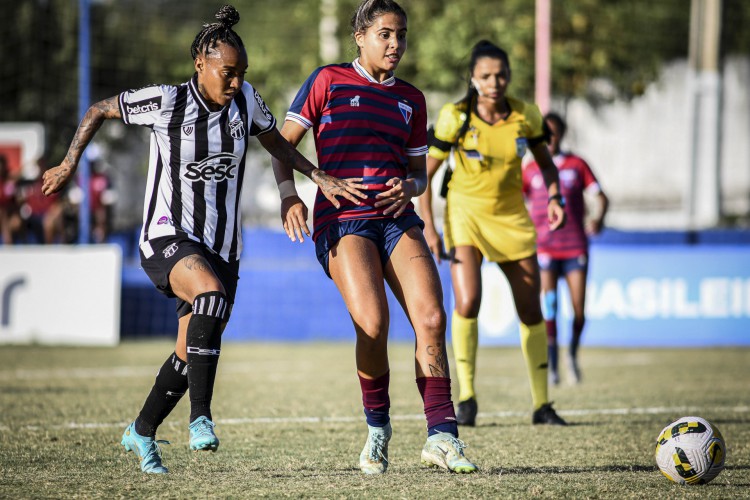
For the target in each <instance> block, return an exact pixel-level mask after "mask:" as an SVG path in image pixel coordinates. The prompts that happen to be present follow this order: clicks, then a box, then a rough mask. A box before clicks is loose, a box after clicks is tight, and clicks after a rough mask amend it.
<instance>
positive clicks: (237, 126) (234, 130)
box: [229, 119, 245, 141]
mask: <svg viewBox="0 0 750 500" xmlns="http://www.w3.org/2000/svg"><path fill="white" fill-rule="evenodd" d="M229 135H231V136H232V139H234V140H237V141H238V140H240V139H242V138H243V137H245V124H244V123H242V120H240V119H237V120H232V121H231V122H229Z"/></svg>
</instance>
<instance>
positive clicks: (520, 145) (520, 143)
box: [516, 137, 529, 158]
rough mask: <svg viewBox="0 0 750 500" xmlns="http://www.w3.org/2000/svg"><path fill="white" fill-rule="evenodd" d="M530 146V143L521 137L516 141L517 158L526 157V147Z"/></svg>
mask: <svg viewBox="0 0 750 500" xmlns="http://www.w3.org/2000/svg"><path fill="white" fill-rule="evenodd" d="M528 144H529V143H528V141H527V140H526V138H525V137H519V138H518V139H516V156H518V157H519V158H523V157H524V156H525V155H526V147H527V146H528Z"/></svg>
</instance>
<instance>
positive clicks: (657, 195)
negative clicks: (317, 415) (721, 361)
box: [0, 0, 750, 345]
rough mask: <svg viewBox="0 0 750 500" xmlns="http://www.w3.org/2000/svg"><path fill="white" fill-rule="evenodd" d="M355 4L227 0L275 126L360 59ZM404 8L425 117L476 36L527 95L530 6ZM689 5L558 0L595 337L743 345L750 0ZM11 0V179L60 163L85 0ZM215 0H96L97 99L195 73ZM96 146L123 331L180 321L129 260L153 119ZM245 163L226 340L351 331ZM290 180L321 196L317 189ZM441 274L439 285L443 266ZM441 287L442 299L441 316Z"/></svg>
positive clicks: (559, 80)
mask: <svg viewBox="0 0 750 500" xmlns="http://www.w3.org/2000/svg"><path fill="white" fill-rule="evenodd" d="M357 3H358V2H356V1H355V0H294V1H293V0H279V1H276V2H251V1H247V0H236V1H234V2H233V4H234V5H235V6H236V7H237V8H238V10H239V12H240V13H241V15H242V21H241V22H240V23H239V24H238V25H237V31H238V33H239V34H240V35H241V36H242V38H243V40H244V42H245V44H246V47H247V51H248V56H249V61H250V68H249V70H248V75H247V79H248V80H249V81H250V82H252V83H253V85H255V86H256V87H257V88H258V89H259V90H260V92H261V94H262V95H263V96H264V98H265V99H266V101H267V102H268V103H269V105H270V107H271V110H272V111H273V113H274V114H275V116H276V117H277V119H279V120H283V117H284V114H285V112H286V109H287V106H288V104H289V103H290V102H291V99H292V97H293V95H294V93H295V92H296V90H297V88H298V87H299V85H300V84H301V83H302V81H303V80H304V78H305V77H306V76H307V75H308V74H309V73H310V72H311V71H312V70H313V69H314V68H315V67H317V66H319V65H321V64H326V63H331V62H339V61H349V60H352V59H353V58H354V57H355V50H354V46H353V44H352V42H351V37H350V33H349V16H350V14H351V12H353V10H354V6H355V5H356V4H357ZM401 3H402V5H403V6H404V7H405V9H406V10H407V12H408V14H409V50H408V52H407V55H406V57H405V59H404V61H403V62H402V63H401V65H400V67H399V70H398V76H399V77H400V78H403V79H405V80H407V81H409V82H411V83H413V84H414V85H416V86H417V87H418V88H420V89H421V90H423V91H424V92H425V94H426V96H427V98H428V106H429V107H430V109H429V113H430V117H431V118H434V117H435V116H436V112H437V110H438V107H439V106H440V104H441V103H443V102H445V101H447V100H450V99H453V98H458V97H459V96H460V95H461V94H462V93H463V92H464V91H465V85H466V81H465V76H466V75H465V74H464V73H465V68H466V66H467V62H468V54H469V51H470V47H471V46H472V45H473V43H474V42H476V41H477V40H478V39H480V38H487V39H490V40H493V41H495V42H496V43H498V44H499V45H500V46H502V47H504V48H506V49H507V51H508V53H509V55H510V59H511V66H512V68H513V82H512V86H511V93H513V94H514V95H516V96H518V97H521V98H524V99H527V100H534V97H535V96H534V88H535V65H534V61H535V26H536V23H535V5H534V2H530V1H528V0H506V1H503V2H497V1H491V0H451V1H448V0H430V1H416V0H413V1H410V0H403V1H402V2H401ZM691 5H692V9H691V8H688V6H689V2H686V1H685V0H664V1H661V2H645V1H643V0H622V1H618V2H617V3H616V4H615V3H613V2H608V1H606V0H581V1H578V2H561V1H554V0H552V1H551V6H552V15H551V53H550V57H551V102H550V109H555V110H557V111H559V112H561V113H562V114H563V115H564V116H565V117H566V119H567V120H568V123H569V133H568V135H567V137H566V142H565V144H564V147H565V148H566V149H572V150H573V151H575V152H576V153H578V154H580V155H581V156H583V157H584V158H586V159H587V160H588V161H589V162H590V164H591V165H592V167H593V168H594V170H595V171H596V173H597V176H598V177H599V179H600V181H601V183H602V185H603V187H604V189H605V190H606V192H607V194H608V196H609V197H610V200H611V207H610V212H609V215H608V218H607V223H608V228H607V230H605V232H604V233H603V234H602V235H601V236H600V237H598V238H597V239H595V240H594V241H593V247H592V267H591V282H592V287H591V290H590V298H589V303H588V309H589V314H588V316H589V318H590V320H589V324H588V327H587V331H586V333H585V340H584V342H586V343H591V344H599V345H674V342H675V341H679V342H680V343H682V344H685V345H726V344H731V345H735V344H748V343H750V333H748V332H750V328H748V326H750V258H748V257H750V255H748V253H749V252H748V243H750V231H749V230H748V226H750V140H748V138H749V137H750V118H749V117H750V85H749V84H750V32H748V31H747V30H743V29H742V27H743V26H747V25H750V4H749V3H748V2H745V1H743V0H723V1H719V0H693V2H692V4H691ZM712 5H713V6H715V5H718V6H719V8H720V10H719V14H720V17H719V19H718V26H719V27H720V31H719V32H718V33H717V38H716V42H717V43H718V45H717V46H716V50H715V52H714V53H715V55H716V56H717V57H716V60H715V61H714V62H715V64H714V66H713V67H712V66H711V64H710V62H709V64H708V65H706V64H705V60H706V54H705V53H706V52H711V46H710V41H709V42H706V40H707V38H710V36H709V37H706V33H705V32H704V28H706V27H708V26H710V23H707V22H705V21H706V18H707V14H706V12H707V11H710V8H709V7H710V6H712ZM0 6H1V7H2V12H4V13H5V14H4V16H3V20H2V21H0V23H1V24H2V32H3V33H4V36H3V37H2V38H1V39H0V49H1V50H2V53H3V54H4V56H3V57H4V60H5V64H3V65H0V99H1V102H2V103H3V105H2V106H0V147H2V145H3V142H4V141H6V140H7V137H9V136H11V137H12V136H13V132H14V130H19V129H21V128H23V126H24V125H23V124H28V123H33V124H41V130H42V131H43V144H42V145H41V147H40V148H39V149H40V152H39V158H35V159H34V161H32V162H29V161H26V162H23V161H19V162H17V164H15V166H14V167H13V171H14V174H16V175H19V176H21V177H23V178H28V179H32V178H34V177H35V176H37V175H38V168H39V165H40V164H41V165H44V164H46V165H54V164H56V162H58V161H59V160H60V159H61V158H62V157H63V156H64V154H65V151H66V149H67V146H68V144H69V141H70V139H71V138H72V136H73V133H74V131H75V128H76V126H77V124H78V120H79V113H78V38H77V37H78V29H79V24H78V21H79V10H78V7H79V2H74V1H72V0H25V1H22V2H16V1H11V0H0ZM218 6H219V4H218V3H211V2H205V1H200V2H199V1H186V0H148V1H146V0H117V1H115V0H91V2H90V20H91V23H90V36H91V43H90V47H91V52H90V61H91V64H90V78H91V88H90V98H91V99H90V100H91V102H96V101H98V100H100V99H103V98H107V97H110V96H113V95H116V94H117V93H119V92H120V91H122V90H125V89H129V88H138V87H141V86H143V85H146V84H149V83H154V82H158V83H180V82H184V81H186V80H187V79H188V78H189V77H190V75H191V74H192V72H193V69H192V60H191V58H190V56H189V47H190V44H191V42H192V39H193V37H194V35H195V33H196V31H197V30H198V29H199V27H200V25H201V24H202V23H203V22H208V21H210V20H211V19H212V15H213V12H215V10H216V8H217V7H218ZM709 35H710V34H709ZM709 56H710V54H709ZM708 59H710V57H709V58H708ZM700 61H704V63H701V62H700ZM712 139H713V140H712ZM95 144H96V150H97V151H98V153H97V155H96V156H95V157H92V159H94V160H96V161H97V162H98V163H99V166H100V167H101V169H102V170H103V171H104V172H105V173H106V175H107V176H108V177H109V178H110V179H111V182H112V185H113V186H114V191H115V192H116V193H117V195H116V197H115V198H114V199H113V200H114V201H113V206H112V210H111V212H110V213H111V220H110V221H109V222H110V232H109V235H108V237H107V241H109V242H110V243H114V244H116V245H117V246H118V247H119V248H121V249H122V256H123V261H122V262H123V267H122V287H121V297H120V302H119V310H118V314H119V317H120V321H119V332H120V334H121V335H122V336H123V337H143V336H152V335H162V334H165V333H169V332H171V331H173V330H174V325H175V324H176V320H175V319H174V314H173V309H172V305H171V302H170V301H167V300H166V299H163V298H161V297H160V296H159V295H158V293H156V292H155V291H154V290H153V289H152V286H151V284H150V283H149V282H148V281H147V279H146V277H145V275H144V274H143V272H142V271H141V270H140V269H139V268H138V263H137V258H136V256H137V234H138V230H139V225H140V222H141V215H142V197H143V193H144V190H145V173H146V169H147V158H148V130H146V129H143V128H139V127H125V126H124V125H123V124H121V123H108V124H107V125H105V126H104V127H103V128H102V130H101V131H100V133H99V134H98V136H97V138H96V142H95ZM256 146H257V145H256ZM312 146H313V145H312V140H311V139H308V140H306V141H305V142H304V143H303V145H302V148H303V151H304V152H305V153H306V155H307V156H308V157H309V158H314V150H313V147H312ZM247 172H248V173H247V175H246V176H245V179H246V180H245V186H244V197H243V217H244V221H245V224H246V239H245V244H246V249H245V254H244V256H243V267H242V275H241V277H242V279H241V281H240V291H239V292H238V297H237V303H238V307H236V308H235V315H234V316H233V322H232V323H230V328H229V330H228V331H227V334H226V336H227V338H230V339H236V340H246V339H273V340H311V339H336V340H349V339H351V333H350V329H351V327H350V324H349V319H348V316H347V315H346V312H345V310H344V309H343V304H342V303H341V301H340V299H339V297H338V296H337V294H336V293H335V289H334V286H333V284H332V283H330V281H329V280H327V279H326V278H325V276H324V274H323V273H322V271H321V270H320V269H319V267H318V265H317V263H316V262H315V259H314V255H313V250H312V248H311V246H310V244H309V242H308V243H307V244H306V245H304V246H302V247H300V246H299V245H292V244H291V243H289V242H288V241H287V240H286V237H285V236H284V235H283V234H280V233H279V229H280V222H279V216H278V205H279V202H278V193H277V189H276V186H275V182H274V180H273V175H272V172H271V168H270V158H269V157H268V156H267V154H265V152H262V150H261V149H260V148H259V147H256V148H255V149H253V151H252V155H251V156H250V158H249V160H248V163H247ZM436 177H437V178H438V179H439V178H440V177H441V176H440V175H438V176H436ZM299 184H300V192H301V194H302V196H303V198H305V200H306V201H307V202H308V204H309V205H311V200H312V196H313V194H314V189H313V186H312V184H310V183H306V182H305V181H304V180H302V179H300V182H299ZM74 201H75V200H74ZM73 205H74V203H73ZM438 208H439V207H438ZM72 220H73V225H75V218H74V217H73V218H72ZM72 233H75V228H74V229H73V231H72ZM69 240H70V241H74V240H75V238H73V237H71V238H69ZM8 266H9V264H8V260H7V259H2V261H0V271H2V273H0V280H2V279H5V280H6V283H7V282H8V280H10V279H11V278H12V276H11V278H8V276H10V275H11V274H12V272H15V269H9V268H8ZM484 272H486V273H487V274H488V276H487V278H488V279H486V280H485V282H486V283H497V285H488V286H487V288H488V290H485V301H487V300H497V301H498V302H499V303H500V304H501V305H500V307H498V308H493V309H492V310H489V309H490V308H485V309H488V310H489V311H488V312H486V313H484V315H483V316H482V317H480V324H481V325H482V332H483V333H482V335H483V338H484V341H486V342H488V343H499V344H507V343H510V344H513V343H516V342H517V331H516V330H515V327H514V325H513V323H514V321H515V313H514V312H513V309H512V305H511V304H510V301H509V300H507V297H508V295H507V290H505V288H504V287H505V286H506V285H504V283H503V278H502V275H501V274H500V273H499V272H498V271H497V270H496V269H494V268H491V267H490V266H488V267H487V268H486V269H484V270H483V273H484ZM441 275H442V277H443V280H444V283H447V280H448V279H449V276H448V270H447V267H446V266H443V267H442V268H441ZM6 278H7V279H6ZM6 283H3V282H0V285H4V284H6ZM445 289H446V290H450V287H448V286H446V287H445ZM6 290H7V287H6ZM561 295H563V296H564V295H565V294H561ZM390 298H391V300H392V299H393V297H390ZM450 300H451V298H450V293H446V307H447V308H448V309H450V308H451V306H450ZM394 304H395V303H394ZM12 305H13V303H12V302H10V301H4V304H3V308H4V309H3V311H2V315H3V323H2V325H1V326H0V342H2V341H3V338H2V337H3V335H2V333H3V331H4V330H3V329H4V328H5V330H9V329H12V327H13V320H14V315H13V310H12ZM566 308H567V313H566ZM393 309H394V310H397V309H398V308H397V307H395V308H393ZM562 309H563V311H562V312H563V318H565V317H566V314H567V316H569V306H566V304H562ZM300 311H301V312H300ZM16 315H17V314H16ZM392 330H393V336H394V337H395V338H396V339H397V340H398V339H401V340H406V339H409V338H410V337H411V334H410V329H409V327H408V323H407V322H406V319H405V318H404V317H403V316H398V315H396V314H394V318H392ZM561 332H562V333H563V334H565V332H566V329H565V326H563V328H562V329H561ZM6 340H7V339H6ZM37 340H38V339H37Z"/></svg>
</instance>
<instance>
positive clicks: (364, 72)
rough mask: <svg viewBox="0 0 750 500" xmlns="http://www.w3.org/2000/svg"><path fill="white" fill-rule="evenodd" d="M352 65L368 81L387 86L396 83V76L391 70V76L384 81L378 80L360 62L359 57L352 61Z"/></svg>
mask: <svg viewBox="0 0 750 500" xmlns="http://www.w3.org/2000/svg"><path fill="white" fill-rule="evenodd" d="M352 66H354V69H355V70H356V71H357V73H359V74H360V76H361V77H362V78H364V79H365V80H367V81H368V82H371V83H377V84H378V85H385V86H387V87H390V86H392V85H394V84H395V83H396V77H395V76H393V72H391V76H389V77H388V78H386V79H385V80H383V81H382V82H379V81H377V80H376V79H375V78H374V77H373V76H372V75H371V74H370V73H368V72H367V70H366V69H365V68H363V67H362V65H361V64H359V57H358V58H356V59H355V60H354V62H352Z"/></svg>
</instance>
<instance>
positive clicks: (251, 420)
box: [24, 406, 750, 430]
mask: <svg viewBox="0 0 750 500" xmlns="http://www.w3.org/2000/svg"><path fill="white" fill-rule="evenodd" d="M704 410H706V408H702V407H699V406H671V407H669V406H655V407H651V408H590V409H581V410H561V411H558V413H559V414H561V415H564V416H587V415H659V414H667V413H674V414H680V415H689V414H700V413H702V412H704ZM711 412H714V413H715V412H730V413H748V412H750V406H712V407H711ZM528 415H529V412H525V411H499V412H481V413H479V414H478V416H479V417H482V418H517V417H527V416H528ZM391 418H392V419H393V420H421V419H424V415H422V414H419V415H392V416H391ZM361 421H362V417H360V416H357V417H248V418H220V419H217V420H216V423H217V424H221V425H248V424H255V425H258V424H270V425H274V424H318V423H356V422H361ZM129 423H130V422H116V423H104V422H69V423H67V424H57V425H52V426H50V427H48V428H45V427H41V426H35V425H28V426H25V427H24V429H26V430H45V429H111V428H122V427H125V426H127V425H128V424H129ZM168 425H169V424H168Z"/></svg>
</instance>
